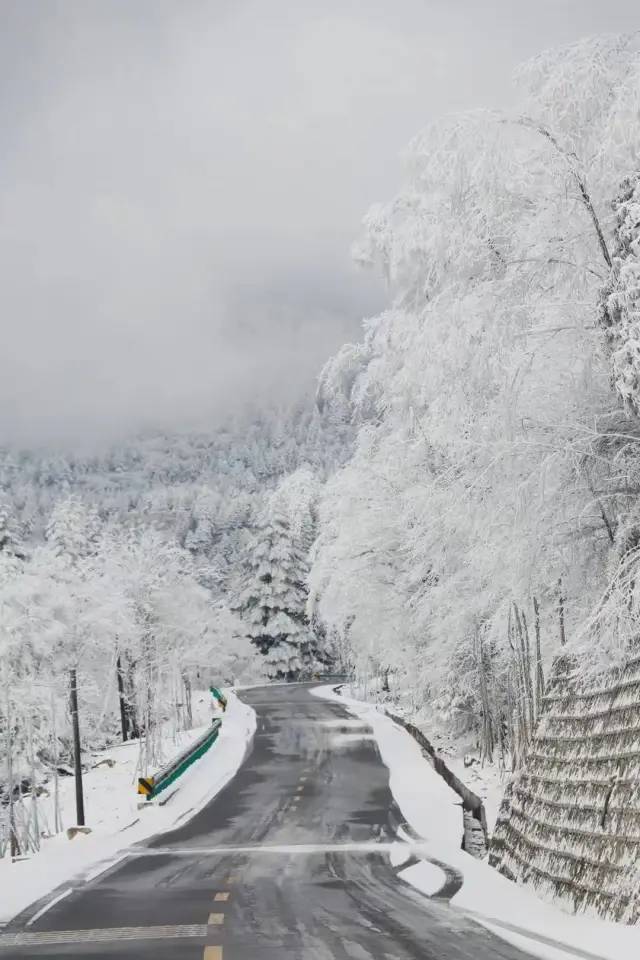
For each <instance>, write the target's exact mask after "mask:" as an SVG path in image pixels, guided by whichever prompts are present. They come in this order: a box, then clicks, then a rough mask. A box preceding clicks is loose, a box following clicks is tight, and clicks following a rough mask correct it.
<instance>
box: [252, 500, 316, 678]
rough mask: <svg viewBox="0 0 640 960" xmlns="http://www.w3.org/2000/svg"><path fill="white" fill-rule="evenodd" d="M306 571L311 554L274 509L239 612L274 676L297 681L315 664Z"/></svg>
mask: <svg viewBox="0 0 640 960" xmlns="http://www.w3.org/2000/svg"><path fill="white" fill-rule="evenodd" d="M307 572H308V564H307V557H306V553H305V551H304V550H303V549H302V548H301V547H300V546H298V545H297V543H296V542H295V540H294V538H293V536H292V532H291V527H290V523H289V521H288V519H287V517H286V516H285V515H284V514H283V513H282V511H280V510H279V509H278V508H277V507H276V508H274V509H272V510H271V511H270V512H269V515H268V517H267V519H266V521H265V523H264V524H263V525H262V527H261V528H260V529H259V530H258V533H257V535H256V537H255V540H254V542H253V544H252V548H251V552H250V559H249V585H248V587H247V588H246V589H245V591H244V592H243V594H242V596H241V598H240V603H239V612H240V614H241V615H242V617H243V619H244V620H245V622H246V623H247V624H248V629H247V636H248V637H249V639H250V641H251V643H253V645H254V646H255V647H256V648H257V650H258V651H259V652H260V653H261V654H262V655H263V656H264V657H265V659H266V670H267V674H268V675H269V676H270V677H271V678H272V679H274V680H294V679H296V678H297V677H299V676H300V674H301V672H302V671H303V670H304V669H305V668H309V666H310V665H311V662H312V641H311V633H310V629H309V623H308V620H307V616H306V612H305V610H306V602H307V588H306V585H305V581H306V575H307Z"/></svg>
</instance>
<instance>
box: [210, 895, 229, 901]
mask: <svg viewBox="0 0 640 960" xmlns="http://www.w3.org/2000/svg"><path fill="white" fill-rule="evenodd" d="M213 899H214V900H218V901H225V900H228V899H229V894H228V893H216V895H215V897H214V898H213Z"/></svg>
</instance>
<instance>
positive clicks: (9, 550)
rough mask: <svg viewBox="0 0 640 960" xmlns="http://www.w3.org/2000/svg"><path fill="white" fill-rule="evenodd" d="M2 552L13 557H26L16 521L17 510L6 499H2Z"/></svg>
mask: <svg viewBox="0 0 640 960" xmlns="http://www.w3.org/2000/svg"><path fill="white" fill-rule="evenodd" d="M0 551H1V552H2V553H6V554H8V555H9V556H13V557H18V558H22V557H23V556H24V549H23V546H22V541H21V537H20V525H19V523H18V521H17V519H16V515H15V510H14V509H13V506H12V504H11V503H9V501H8V500H6V499H4V498H0Z"/></svg>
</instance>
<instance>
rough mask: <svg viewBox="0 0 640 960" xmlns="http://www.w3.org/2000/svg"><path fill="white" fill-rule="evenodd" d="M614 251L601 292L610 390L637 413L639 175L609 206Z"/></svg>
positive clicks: (639, 360)
mask: <svg viewBox="0 0 640 960" xmlns="http://www.w3.org/2000/svg"><path fill="white" fill-rule="evenodd" d="M613 209H614V213H615V218H616V220H615V223H616V226H615V231H614V238H615V247H614V250H613V264H612V268H611V274H610V277H609V280H608V282H607V284H606V286H605V288H604V290H603V298H602V299H603V304H602V322H603V325H604V327H605V330H606V335H607V341H608V344H609V348H610V351H611V371H612V379H613V383H614V387H615V389H616V391H617V392H618V394H619V395H620V398H621V399H622V402H623V404H624V406H625V408H626V409H627V410H629V411H630V412H631V413H633V414H635V415H636V416H637V415H638V414H639V413H640V174H636V176H634V177H633V178H631V179H629V180H626V181H625V182H624V184H623V186H622V189H621V191H620V194H619V195H618V197H617V198H616V200H615V201H614V203H613Z"/></svg>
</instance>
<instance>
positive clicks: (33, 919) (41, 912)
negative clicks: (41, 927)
mask: <svg viewBox="0 0 640 960" xmlns="http://www.w3.org/2000/svg"><path fill="white" fill-rule="evenodd" d="M70 893H73V887H69V889H68V890H63V891H62V893H60V894H58V896H57V897H54V898H53V900H50V901H49V903H47V904H45V905H44V907H42V909H41V910H38V912H37V913H34V915H33V916H32V917H31V919H30V920H27V922H26V924H25V926H27V927H30V926H31V924H32V923H35V922H36V920H39V919H40V917H42V916H44V914H45V913H46V912H47V910H51V907H55V905H56V903H60V901H61V900H64V898H65V897H68V896H69V894H70Z"/></svg>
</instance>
